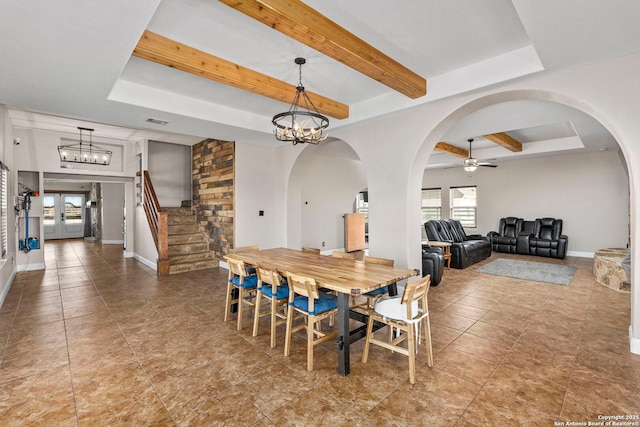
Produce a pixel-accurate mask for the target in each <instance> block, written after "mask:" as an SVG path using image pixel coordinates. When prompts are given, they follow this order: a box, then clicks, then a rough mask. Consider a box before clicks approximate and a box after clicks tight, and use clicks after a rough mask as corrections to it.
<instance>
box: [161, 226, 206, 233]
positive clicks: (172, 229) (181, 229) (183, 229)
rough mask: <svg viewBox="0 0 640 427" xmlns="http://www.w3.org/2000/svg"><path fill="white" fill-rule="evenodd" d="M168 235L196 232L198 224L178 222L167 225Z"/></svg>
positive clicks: (198, 228) (198, 227) (198, 229)
mask: <svg viewBox="0 0 640 427" xmlns="http://www.w3.org/2000/svg"><path fill="white" fill-rule="evenodd" d="M167 231H168V232H169V235H171V234H193V233H198V232H199V231H200V226H199V225H198V224H178V225H170V226H169V227H168V230H167Z"/></svg>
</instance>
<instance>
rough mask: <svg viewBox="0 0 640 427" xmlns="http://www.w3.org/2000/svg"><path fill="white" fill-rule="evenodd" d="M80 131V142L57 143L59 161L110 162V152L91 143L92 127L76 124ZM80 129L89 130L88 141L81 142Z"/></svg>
mask: <svg viewBox="0 0 640 427" xmlns="http://www.w3.org/2000/svg"><path fill="white" fill-rule="evenodd" d="M78 130H79V131H80V143H79V144H68V145H59V146H58V154H59V155H60V161H61V162H65V163H88V164H93V165H103V166H107V165H109V164H110V163H111V154H112V152H111V151H109V150H106V149H104V148H101V147H98V146H97V145H93V141H92V135H93V131H94V129H89V128H83V127H80V126H78ZM82 131H87V132H89V143H88V144H83V143H82Z"/></svg>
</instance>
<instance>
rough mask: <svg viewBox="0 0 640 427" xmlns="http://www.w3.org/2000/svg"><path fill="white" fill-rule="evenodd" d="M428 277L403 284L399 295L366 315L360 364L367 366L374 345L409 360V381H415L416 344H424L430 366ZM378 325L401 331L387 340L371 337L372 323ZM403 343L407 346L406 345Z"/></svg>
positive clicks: (378, 305) (431, 357) (382, 302)
mask: <svg viewBox="0 0 640 427" xmlns="http://www.w3.org/2000/svg"><path fill="white" fill-rule="evenodd" d="M430 284H431V277H430V276H429V275H427V276H425V277H423V278H422V279H421V280H416V281H413V282H409V283H407V284H406V285H405V288H404V291H403V293H402V296H395V297H383V298H381V299H379V300H378V302H376V305H375V307H374V309H373V311H372V312H371V313H370V315H369V321H368V323H367V337H366V340H365V343H364V350H363V352H362V363H367V359H368V358H369V347H370V345H371V344H376V345H379V346H381V347H384V348H387V349H389V350H391V351H393V352H397V353H400V354H404V355H405V356H408V357H409V382H410V383H411V384H415V382H416V353H417V352H418V345H419V344H420V342H421V341H422V338H423V337H422V336H421V335H422V332H424V341H425V345H426V347H427V364H428V365H429V367H432V366H433V348H432V346H431V324H430V322H429V305H428V302H427V294H428V293H429V286H430ZM374 322H380V323H383V324H385V325H388V326H390V327H393V328H396V329H398V330H399V331H400V333H399V334H398V335H397V336H392V335H390V334H387V335H388V338H387V339H386V340H383V339H379V338H377V337H376V336H375V335H374V331H373V324H374ZM405 342H406V346H405Z"/></svg>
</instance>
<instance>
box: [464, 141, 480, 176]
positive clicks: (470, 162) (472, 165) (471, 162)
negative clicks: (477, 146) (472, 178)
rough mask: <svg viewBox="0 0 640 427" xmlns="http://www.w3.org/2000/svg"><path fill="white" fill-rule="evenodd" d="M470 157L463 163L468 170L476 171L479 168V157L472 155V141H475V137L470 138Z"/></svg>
mask: <svg viewBox="0 0 640 427" xmlns="http://www.w3.org/2000/svg"><path fill="white" fill-rule="evenodd" d="M468 141H469V157H468V158H466V159H464V162H463V163H462V167H463V168H464V170H465V171H466V172H475V170H476V169H478V159H476V158H475V157H472V156H471V143H472V142H473V138H472V139H469V140H468Z"/></svg>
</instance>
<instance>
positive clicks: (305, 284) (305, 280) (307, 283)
mask: <svg viewBox="0 0 640 427" xmlns="http://www.w3.org/2000/svg"><path fill="white" fill-rule="evenodd" d="M287 281H288V282H289V302H293V299H294V298H295V294H298V295H302V296H305V297H307V298H309V311H310V312H313V311H314V300H316V299H318V298H320V292H319V291H318V284H317V283H316V279H314V278H313V277H308V276H301V275H299V274H293V273H287Z"/></svg>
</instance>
